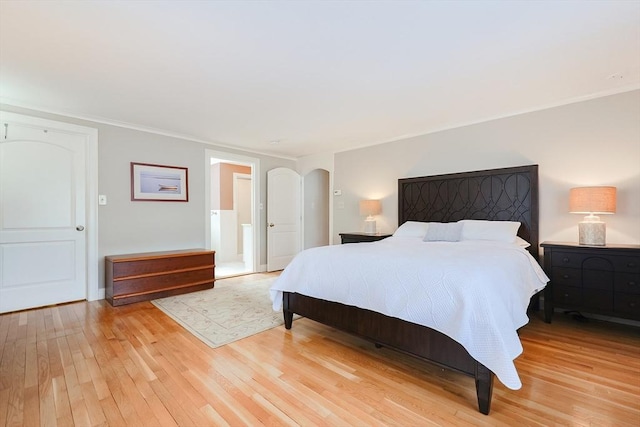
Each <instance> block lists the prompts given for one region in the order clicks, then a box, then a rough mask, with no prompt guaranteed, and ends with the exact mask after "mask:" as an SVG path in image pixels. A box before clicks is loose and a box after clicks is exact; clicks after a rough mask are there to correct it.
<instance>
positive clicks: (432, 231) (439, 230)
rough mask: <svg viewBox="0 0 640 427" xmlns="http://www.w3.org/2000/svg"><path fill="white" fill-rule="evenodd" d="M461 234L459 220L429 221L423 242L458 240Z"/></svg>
mask: <svg viewBox="0 0 640 427" xmlns="http://www.w3.org/2000/svg"><path fill="white" fill-rule="evenodd" d="M461 234H462V224H461V223H459V222H430V223H429V228H427V234H426V235H425V236H424V239H422V240H423V241H424V242H458V241H459V240H460V235H461Z"/></svg>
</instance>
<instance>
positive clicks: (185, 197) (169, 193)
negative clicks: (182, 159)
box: [131, 162, 189, 202]
mask: <svg viewBox="0 0 640 427" xmlns="http://www.w3.org/2000/svg"><path fill="white" fill-rule="evenodd" d="M131 200H147V201H155V202H188V201H189V178H188V174H187V168H181V167H178V166H164V165H152V164H149V163H133V162H131Z"/></svg>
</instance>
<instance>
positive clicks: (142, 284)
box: [105, 249, 215, 306]
mask: <svg viewBox="0 0 640 427" xmlns="http://www.w3.org/2000/svg"><path fill="white" fill-rule="evenodd" d="M105 276H106V278H105V279H106V280H105V287H106V289H105V297H106V299H107V301H109V302H110V303H111V305H114V306H118V305H123V304H130V303H133V302H138V301H146V300H151V299H155V298H162V297H167V296H170V295H178V294H183V293H187V292H193V291H200V290H203V289H210V288H213V286H214V282H215V252H214V251H207V250H204V249H188V250H181V251H168V252H147V253H139V254H128V255H113V256H107V257H105Z"/></svg>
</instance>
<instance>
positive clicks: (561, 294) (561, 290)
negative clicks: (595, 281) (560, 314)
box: [553, 284, 582, 307]
mask: <svg viewBox="0 0 640 427" xmlns="http://www.w3.org/2000/svg"><path fill="white" fill-rule="evenodd" d="M553 302H554V304H555V305H558V306H560V307H563V305H565V304H566V305H569V306H576V305H582V289H580V288H572V287H570V286H556V285H555V284H554V286H553Z"/></svg>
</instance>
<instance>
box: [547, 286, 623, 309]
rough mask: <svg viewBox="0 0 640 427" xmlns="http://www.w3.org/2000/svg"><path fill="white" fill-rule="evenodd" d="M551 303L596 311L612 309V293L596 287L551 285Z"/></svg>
mask: <svg viewBox="0 0 640 427" xmlns="http://www.w3.org/2000/svg"><path fill="white" fill-rule="evenodd" d="M553 299H554V300H553V303H554V305H556V306H558V307H567V308H570V307H584V308H587V309H594V310H596V311H611V310H613V294H612V293H611V292H609V291H603V290H598V289H589V290H584V289H580V288H574V287H571V286H555V285H554V286H553Z"/></svg>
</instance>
